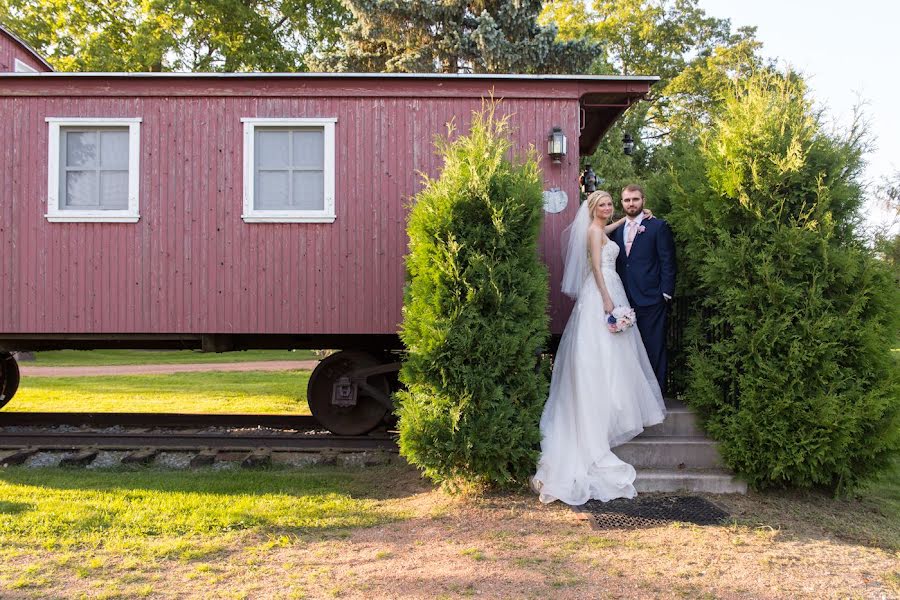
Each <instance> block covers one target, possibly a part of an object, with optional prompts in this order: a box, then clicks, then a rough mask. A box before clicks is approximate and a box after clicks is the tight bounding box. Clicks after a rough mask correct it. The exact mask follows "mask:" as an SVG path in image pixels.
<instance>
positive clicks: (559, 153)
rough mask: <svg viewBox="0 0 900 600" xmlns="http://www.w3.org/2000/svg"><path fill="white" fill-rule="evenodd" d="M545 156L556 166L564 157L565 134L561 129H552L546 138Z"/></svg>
mask: <svg viewBox="0 0 900 600" xmlns="http://www.w3.org/2000/svg"><path fill="white" fill-rule="evenodd" d="M547 154H549V155H550V158H552V159H553V164H554V165H558V164H560V161H561V160H562V158H563V157H564V156H565V155H566V134H564V133H563V132H562V128H560V127H554V128H553V131H551V132H550V136H549V137H548V138H547Z"/></svg>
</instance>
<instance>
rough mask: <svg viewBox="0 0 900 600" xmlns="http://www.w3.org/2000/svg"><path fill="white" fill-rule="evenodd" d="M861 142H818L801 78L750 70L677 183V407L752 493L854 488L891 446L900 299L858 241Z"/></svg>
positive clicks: (830, 138) (897, 411)
mask: <svg viewBox="0 0 900 600" xmlns="http://www.w3.org/2000/svg"><path fill="white" fill-rule="evenodd" d="M856 133H858V132H851V134H850V135H848V136H846V137H839V136H837V135H836V134H832V133H829V132H826V131H825V130H824V128H823V127H822V125H821V123H820V122H819V119H818V117H817V114H816V113H815V112H814V111H813V109H812V107H811V104H810V102H809V100H808V99H807V98H806V96H805V88H804V85H803V82H802V81H800V80H798V79H797V78H796V77H795V76H793V75H791V74H788V75H785V76H780V75H760V76H756V77H754V78H752V79H751V80H749V81H747V82H745V83H743V84H741V85H739V86H737V87H735V89H734V91H733V93H732V94H731V95H730V96H729V97H727V98H726V99H725V102H724V106H723V109H722V112H721V114H720V115H719V118H718V120H717V122H716V124H715V127H714V128H713V129H712V131H711V132H710V133H709V135H708V136H707V137H706V139H705V140H704V144H703V145H702V150H701V156H702V160H701V161H700V163H699V170H698V169H693V170H692V169H687V171H692V172H685V173H684V174H683V175H680V174H679V173H675V174H674V182H673V185H672V187H671V194H672V206H673V212H672V213H671V222H672V225H673V227H674V228H675V231H676V234H677V236H678V240H679V245H680V252H681V254H682V257H683V259H684V261H683V262H684V265H685V267H686V268H685V269H683V270H682V272H681V274H683V275H682V277H683V281H682V282H681V286H680V289H681V290H689V291H690V293H691V294H694V295H695V297H696V299H697V302H698V311H697V312H696V313H695V314H694V315H693V321H692V323H691V326H690V327H689V331H690V332H691V333H690V336H691V338H690V339H691V350H690V355H689V358H688V362H689V372H688V374H687V379H688V388H687V394H686V398H687V400H688V402H689V403H690V404H691V405H692V406H693V407H694V408H696V409H698V411H699V412H700V414H701V416H702V417H703V419H704V421H705V424H706V428H707V431H708V432H709V433H710V434H711V435H712V436H713V437H714V438H715V439H717V440H718V441H719V442H721V452H722V455H723V458H724V460H725V462H726V463H727V464H728V465H729V466H730V467H732V468H733V469H735V470H736V471H738V472H739V473H740V474H741V475H743V476H744V477H745V478H746V479H747V480H748V481H749V483H750V484H751V485H752V486H754V487H757V488H761V487H768V486H786V485H793V486H799V487H827V488H831V489H835V490H842V489H843V490H846V489H850V488H852V487H854V486H855V485H857V484H858V483H859V482H860V481H862V480H863V479H865V478H867V477H869V476H871V475H873V474H874V473H875V472H877V471H878V470H880V469H881V468H883V467H884V466H885V465H886V464H887V463H888V460H889V458H890V456H891V454H892V453H895V452H896V450H897V448H898V446H900V386H898V372H897V365H896V362H895V361H894V360H893V359H892V357H891V355H890V346H891V343H892V342H893V341H894V333H895V332H896V331H897V328H896V327H897V318H898V307H900V298H898V296H900V294H898V290H897V287H896V284H895V283H894V282H893V281H892V280H891V278H890V276H889V273H888V272H887V270H886V269H885V268H884V265H883V264H881V263H880V261H878V260H876V259H875V258H874V256H873V253H872V252H871V251H870V250H868V249H866V248H865V247H864V246H863V245H862V244H861V243H860V242H859V241H858V240H857V238H856V235H857V233H856V226H857V223H858V216H859V210H860V207H861V204H862V200H863V195H862V194H863V192H862V189H861V186H860V184H859V183H858V182H859V173H860V170H861V143H860V139H859V136H858V135H856ZM698 172H700V173H703V175H704V176H703V177H702V179H703V181H702V183H698V181H699V180H700V179H701V178H698V176H697V175H698ZM701 308H702V309H703V312H702V313H701V312H700V310H699V309H701ZM701 314H702V315H703V316H701Z"/></svg>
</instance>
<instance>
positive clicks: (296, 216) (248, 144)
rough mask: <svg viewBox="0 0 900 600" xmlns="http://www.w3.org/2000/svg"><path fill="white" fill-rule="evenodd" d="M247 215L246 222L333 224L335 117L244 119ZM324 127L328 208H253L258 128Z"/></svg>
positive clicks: (326, 200)
mask: <svg viewBox="0 0 900 600" xmlns="http://www.w3.org/2000/svg"><path fill="white" fill-rule="evenodd" d="M241 123H243V124H244V213H243V214H242V215H241V218H242V219H243V220H244V222H245V223H334V220H335V218H336V215H335V212H334V124H335V123H337V119H336V118H315V119H313V118H284V119H271V118H256V117H244V118H242V119H241ZM296 126H302V127H322V129H323V130H324V133H325V135H324V138H325V139H324V146H325V147H324V148H323V150H324V169H323V171H324V172H323V175H324V178H325V181H324V184H325V207H324V209H322V210H258V209H255V208H253V194H254V189H253V188H254V184H255V181H256V177H255V175H254V172H253V165H254V163H255V160H254V159H255V156H254V153H255V144H254V137H255V136H254V133H255V129H256V128H257V127H296Z"/></svg>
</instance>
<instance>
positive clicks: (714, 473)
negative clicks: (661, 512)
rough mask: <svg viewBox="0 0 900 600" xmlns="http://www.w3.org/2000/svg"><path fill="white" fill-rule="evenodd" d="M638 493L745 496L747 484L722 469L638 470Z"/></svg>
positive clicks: (636, 480)
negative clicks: (700, 493) (701, 493)
mask: <svg viewBox="0 0 900 600" xmlns="http://www.w3.org/2000/svg"><path fill="white" fill-rule="evenodd" d="M634 487H635V489H636V490H637V491H638V492H703V493H707V494H746V493H747V483H746V482H744V481H742V480H740V479H738V478H737V477H735V476H734V475H732V474H731V473H730V472H729V471H726V470H723V469H638V470H637V478H636V479H635V481H634Z"/></svg>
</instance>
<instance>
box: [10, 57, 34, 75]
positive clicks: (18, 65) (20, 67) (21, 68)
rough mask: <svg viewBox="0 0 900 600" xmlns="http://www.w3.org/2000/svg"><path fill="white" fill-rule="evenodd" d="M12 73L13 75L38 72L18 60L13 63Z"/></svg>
mask: <svg viewBox="0 0 900 600" xmlns="http://www.w3.org/2000/svg"><path fill="white" fill-rule="evenodd" d="M13 65H14V66H13V71H14V72H15V73H37V72H38V70H37V69H35V68H34V67H32V66H31V65H29V64H27V63H24V62H22V61H21V60H19V59H18V58H17V59H15V60H14V61H13Z"/></svg>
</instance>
